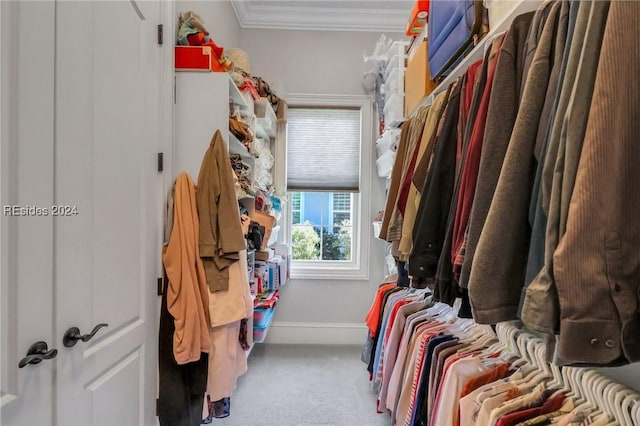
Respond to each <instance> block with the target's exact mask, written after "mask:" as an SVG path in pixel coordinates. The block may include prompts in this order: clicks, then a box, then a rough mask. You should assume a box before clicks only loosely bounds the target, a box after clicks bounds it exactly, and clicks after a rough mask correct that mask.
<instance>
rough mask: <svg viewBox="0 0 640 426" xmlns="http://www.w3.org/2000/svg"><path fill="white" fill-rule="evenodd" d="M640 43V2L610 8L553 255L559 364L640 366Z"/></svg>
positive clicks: (623, 3)
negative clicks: (575, 168)
mask: <svg viewBox="0 0 640 426" xmlns="http://www.w3.org/2000/svg"><path fill="white" fill-rule="evenodd" d="M639 39H640V3H637V2H623V1H613V2H611V6H610V8H609V14H608V17H607V23H606V26H605V30H604V37H603V41H602V48H601V54H600V60H599V62H598V71H597V74H596V80H595V86H594V90H593V101H592V104H591V110H590V112H589V121H588V124H587V129H586V133H585V138H584V143H583V147H582V153H581V155H580V165H579V168H578V171H577V175H576V181H575V187H574V190H573V194H572V198H571V205H570V207H569V214H568V218H567V228H566V233H565V234H564V235H563V236H562V238H561V239H560V242H559V244H558V248H557V249H556V252H555V253H554V263H553V269H554V276H555V279H556V285H557V289H558V296H559V300H560V329H561V333H560V335H559V337H558V360H559V362H561V363H593V364H610V363H617V362H624V363H626V362H635V361H640V339H639V337H638V330H640V309H639V306H640V300H639V296H638V295H639V293H640V252H639V251H638V247H640V221H638V215H637V212H638V211H640V174H639V173H638V170H639V168H640V144H638V135H639V134H640V121H639V120H638V117H639V116H640V96H638V94H639V93H640V84H639V82H638V81H637V79H636V78H628V79H627V78H626V77H625V76H637V75H638V73H640V49H639V47H638V43H637V41H638V40H639ZM621 78H622V79H624V81H626V82H627V83H626V84H620V81H621ZM612 142H615V143H612ZM612 170H615V173H611V171H612Z"/></svg>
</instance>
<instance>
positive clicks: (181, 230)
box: [162, 173, 211, 364]
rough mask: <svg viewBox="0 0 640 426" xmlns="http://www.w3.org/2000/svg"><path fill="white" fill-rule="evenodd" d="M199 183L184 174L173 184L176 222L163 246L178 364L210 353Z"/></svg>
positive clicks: (198, 358) (168, 305)
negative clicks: (199, 212) (197, 205)
mask: <svg viewBox="0 0 640 426" xmlns="http://www.w3.org/2000/svg"><path fill="white" fill-rule="evenodd" d="M199 228H200V224H199V222H198V211H197V209H196V186H195V184H194V183H193V181H192V180H191V178H190V177H189V176H188V175H187V174H186V173H181V174H180V175H179V176H178V177H177V178H176V182H175V184H174V187H173V225H172V229H171V235H170V237H169V242H168V243H166V244H165V245H164V246H163V248H162V263H163V265H164V269H165V271H166V273H167V277H168V279H169V285H168V287H167V309H168V310H169V313H170V314H171V316H172V317H173V320H174V324H175V328H176V330H175V332H174V334H173V355H174V357H175V359H176V362H177V363H178V364H186V363H189V362H194V361H198V360H200V356H201V353H202V352H209V349H210V348H211V339H210V335H209V309H208V303H209V289H208V287H207V279H206V276H205V273H204V267H203V265H202V260H201V259H200V249H199V248H198V233H199Z"/></svg>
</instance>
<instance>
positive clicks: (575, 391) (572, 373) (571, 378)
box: [562, 367, 586, 406]
mask: <svg viewBox="0 0 640 426" xmlns="http://www.w3.org/2000/svg"><path fill="white" fill-rule="evenodd" d="M582 371H583V370H582V369H581V368H578V367H564V368H563V369H562V374H563V375H565V377H566V380H567V382H568V383H569V388H570V389H571V392H569V393H568V394H567V397H570V398H571V399H573V400H574V402H575V405H576V406H578V405H579V404H581V403H582V402H583V401H584V400H585V399H586V396H585V395H584V391H583V389H582V385H581V383H580V382H579V381H578V380H577V377H578V375H579V374H581V373H582Z"/></svg>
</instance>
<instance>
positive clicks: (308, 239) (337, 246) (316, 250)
mask: <svg viewBox="0 0 640 426" xmlns="http://www.w3.org/2000/svg"><path fill="white" fill-rule="evenodd" d="M351 197H352V194H349V193H331V192H293V193H291V216H292V230H291V241H292V252H293V259H294V260H335V261H342V262H350V261H351V260H352V258H351V253H352V251H353V250H352V246H351V245H352V241H353V238H352V226H351V222H352V217H353V214H352V211H351ZM300 200H304V205H305V208H304V210H302V211H296V209H295V206H296V204H301V201H300ZM336 207H338V208H339V210H336Z"/></svg>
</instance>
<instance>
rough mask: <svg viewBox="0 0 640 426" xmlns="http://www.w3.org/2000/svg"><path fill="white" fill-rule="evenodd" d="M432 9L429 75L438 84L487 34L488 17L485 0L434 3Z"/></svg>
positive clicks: (440, 1) (444, 0)
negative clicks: (478, 40)
mask: <svg viewBox="0 0 640 426" xmlns="http://www.w3.org/2000/svg"><path fill="white" fill-rule="evenodd" d="M429 8H430V10H429V24H428V27H427V32H428V60H429V73H430V74H431V78H432V79H434V80H436V79H439V78H441V77H444V76H446V74H447V73H448V72H449V71H450V70H451V69H453V67H455V66H456V65H457V64H458V63H459V62H460V60H461V59H462V58H463V57H464V55H465V54H466V53H467V52H469V51H470V50H471V49H472V48H473V45H474V41H477V39H478V38H479V37H480V36H481V35H482V34H484V33H485V32H486V31H487V29H488V26H487V25H486V24H485V23H486V16H487V14H486V9H485V7H484V6H483V4H482V0H431V3H430V6H429Z"/></svg>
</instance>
